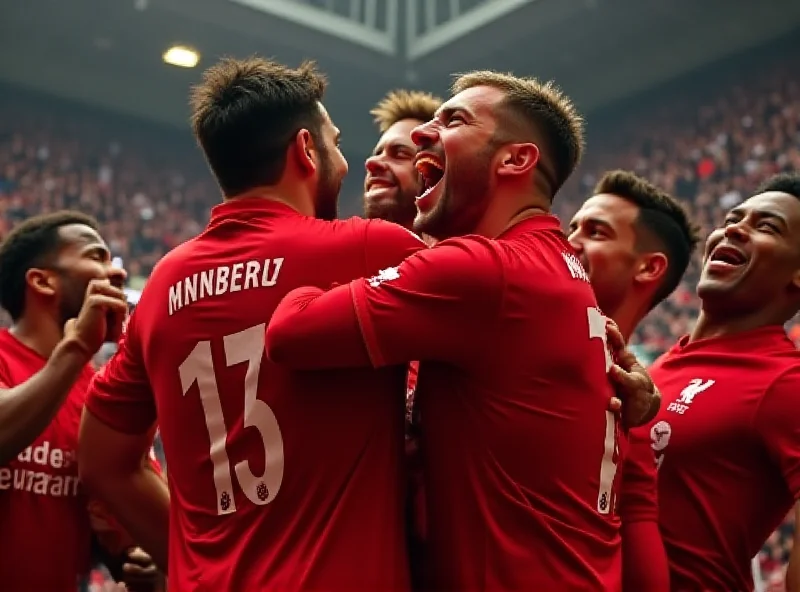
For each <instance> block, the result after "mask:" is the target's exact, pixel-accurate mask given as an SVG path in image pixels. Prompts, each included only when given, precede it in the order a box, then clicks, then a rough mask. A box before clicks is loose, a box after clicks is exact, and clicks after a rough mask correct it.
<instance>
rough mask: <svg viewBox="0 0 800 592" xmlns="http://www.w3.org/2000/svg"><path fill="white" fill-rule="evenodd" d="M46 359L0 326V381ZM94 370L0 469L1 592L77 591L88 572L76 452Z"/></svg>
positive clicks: (10, 381) (27, 373) (10, 380)
mask: <svg viewBox="0 0 800 592" xmlns="http://www.w3.org/2000/svg"><path fill="white" fill-rule="evenodd" d="M45 364H46V360H45V359H44V358H42V357H41V356H39V355H38V354H37V353H36V352H34V351H33V350H31V349H28V348H27V347H26V346H24V345H23V344H22V343H20V342H19V341H18V340H17V339H16V338H15V337H13V336H12V335H11V333H9V332H8V331H6V330H2V331H0V382H2V383H3V384H6V385H9V386H12V387H13V386H16V385H18V384H21V383H23V382H25V381H26V380H28V379H29V378H30V377H31V376H33V375H34V374H36V373H37V372H39V371H40V370H41V369H42V368H43V367H44V365H45ZM92 374H93V370H92V368H91V367H90V366H89V365H87V366H86V368H85V369H84V371H83V373H82V374H81V376H80V378H79V379H78V380H77V382H76V383H75V386H74V387H73V389H72V390H71V391H70V393H69V395H67V398H66V400H65V401H64V404H63V405H62V406H61V409H60V410H59V411H58V413H57V414H56V416H55V418H53V421H52V422H50V425H49V426H47V428H45V430H44V432H42V433H41V434H40V435H39V437H38V438H36V440H35V441H34V442H33V444H31V445H30V446H29V447H28V448H26V449H25V450H24V451H23V452H22V453H20V454H19V456H17V458H15V459H14V460H12V461H11V462H10V463H8V464H7V465H5V466H3V467H0V525H2V526H0V557H2V559H0V582H2V589H3V590H4V591H7V592H29V591H30V590H48V592H74V591H75V586H76V582H77V580H78V578H80V577H83V576H85V575H86V574H87V573H88V571H89V558H90V548H91V529H90V527H89V514H88V512H87V511H86V504H87V499H86V496H85V494H84V492H83V488H82V487H81V485H80V482H79V481H78V466H77V464H76V462H75V460H76V457H75V450H76V448H77V444H78V426H79V425H80V419H81V412H82V410H83V404H84V400H85V397H86V389H87V387H88V385H89V381H90V380H91V377H92ZM43 561H44V562H45V563H44V564H43V563H42V562H43Z"/></svg>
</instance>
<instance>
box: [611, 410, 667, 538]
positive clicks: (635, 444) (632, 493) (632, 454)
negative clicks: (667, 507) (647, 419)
mask: <svg viewBox="0 0 800 592" xmlns="http://www.w3.org/2000/svg"><path fill="white" fill-rule="evenodd" d="M628 442H629V446H628V456H627V457H626V458H625V459H624V460H623V461H622V480H621V482H620V492H619V515H620V518H621V519H622V522H623V523H626V522H627V523H632V522H645V521H651V522H657V521H658V484H657V476H658V473H657V471H656V458H655V453H654V452H653V448H652V447H651V446H650V426H649V425H648V426H643V427H640V428H636V429H632V430H630V431H629V432H628Z"/></svg>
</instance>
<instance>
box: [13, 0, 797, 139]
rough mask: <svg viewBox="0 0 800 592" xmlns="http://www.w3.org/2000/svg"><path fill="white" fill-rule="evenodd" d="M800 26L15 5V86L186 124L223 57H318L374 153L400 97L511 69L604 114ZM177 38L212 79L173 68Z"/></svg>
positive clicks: (374, 5)
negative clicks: (380, 110) (379, 110)
mask: <svg viewBox="0 0 800 592" xmlns="http://www.w3.org/2000/svg"><path fill="white" fill-rule="evenodd" d="M798 26H800V2H797V1H796V0H759V1H757V2H756V1H747V0H703V1H702V2H699V1H697V0H650V1H643V0H114V1H109V0H70V1H68V2H64V1H57V0H25V1H24V2H7V3H5V5H4V7H3V9H2V18H1V19H0V80H5V81H7V82H9V83H11V84H14V85H19V86H24V87H28V88H32V89H36V90H41V91H45V92H47V93H50V94H55V95H58V96H62V97H66V98H71V99H77V100H79V101H82V102H86V103H89V104H93V105H100V106H102V107H105V108H107V109H110V110H113V111H118V112H122V113H126V114H130V115H135V116H138V117H143V118H146V119H149V120H152V121H156V122H160V123H167V124H170V125H175V126H179V127H182V128H184V129H185V127H186V121H187V108H186V97H187V89H188V87H189V85H190V84H191V83H192V82H194V81H195V80H196V79H197V77H198V76H199V72H200V69H202V67H204V66H207V65H208V64H210V63H211V62H212V61H214V60H215V59H216V58H217V57H218V56H221V55H234V56H245V55H249V54H252V53H258V54H262V55H268V56H275V57H277V58H278V59H281V60H282V61H285V62H287V63H299V62H300V61H301V60H302V59H303V58H306V57H312V58H315V59H317V60H318V61H319V62H320V65H321V67H322V68H323V69H324V70H325V71H326V72H327V73H328V74H329V75H330V79H331V88H330V91H329V94H328V98H327V100H326V103H327V105H328V108H329V110H330V112H331V113H332V115H333V116H334V118H335V119H337V120H339V121H343V120H346V121H347V129H346V132H347V137H348V139H349V138H354V139H356V140H357V141H358V143H359V144H360V143H362V142H363V141H369V142H370V143H371V142H372V141H373V140H374V130H373V129H372V127H371V123H370V120H369V117H368V115H367V111H368V109H369V108H370V107H371V106H372V105H373V104H374V103H375V101H376V100H377V99H379V98H380V97H381V96H382V95H383V94H384V93H385V92H386V91H387V90H388V89H390V88H393V87H420V88H427V89H430V90H434V91H438V92H445V90H446V88H447V84H448V82H449V74H451V73H452V72H457V71H461V70H468V69H475V68H483V67H486V68H495V69H501V70H512V71H514V72H515V73H518V74H531V75H535V76H538V77H541V78H555V79H556V80H557V81H558V82H559V84H561V85H562V86H563V87H564V88H565V89H566V90H567V92H568V93H569V94H570V95H572V96H573V97H574V98H575V99H576V100H577V102H578V103H579V105H580V106H581V107H582V109H583V110H585V111H589V110H592V109H594V108H597V107H600V106H603V105H605V104H608V103H609V102H611V101H614V100H615V99H618V98H621V97H624V96H627V95H630V94H631V93H634V92H637V91H641V90H644V89H646V88H649V87H652V86H653V85H656V84H658V83H660V82H664V81H666V80H668V79H671V78H673V77H675V76H678V75H680V74H682V73H684V72H687V71H689V70H692V69H695V68H697V67H699V66H702V65H704V64H706V63H709V62H712V61H715V60H718V59H720V58H722V57H725V56H727V55H730V54H733V53H735V52H738V51H741V50H743V49H745V48H747V47H750V46H755V45H759V44H762V43H764V42H766V41H768V40H770V39H772V38H775V37H778V36H781V35H783V34H784V33H787V32H789V31H791V30H793V29H795V28H797V27H798ZM174 43H181V44H185V45H189V46H191V47H194V48H196V49H197V50H198V51H199V52H200V54H201V60H200V64H199V68H196V69H194V70H186V69H180V68H175V67H171V66H167V65H165V64H164V63H162V61H161V56H162V54H163V53H164V51H165V50H166V49H167V48H168V47H169V46H170V45H172V44H174Z"/></svg>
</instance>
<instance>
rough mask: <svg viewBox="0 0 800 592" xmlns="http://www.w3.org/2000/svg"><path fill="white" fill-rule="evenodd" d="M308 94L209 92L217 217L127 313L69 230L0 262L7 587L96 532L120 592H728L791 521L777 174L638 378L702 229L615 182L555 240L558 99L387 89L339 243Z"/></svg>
mask: <svg viewBox="0 0 800 592" xmlns="http://www.w3.org/2000/svg"><path fill="white" fill-rule="evenodd" d="M325 86H326V81H325V79H324V77H323V76H322V75H321V74H320V73H319V72H318V71H317V70H316V69H315V67H314V66H313V64H310V63H306V64H303V65H302V66H300V67H299V68H297V69H292V68H288V67H286V66H283V65H281V64H279V63H277V62H274V61H270V60H263V59H259V58H251V59H248V60H234V59H226V60H223V61H221V62H220V63H219V64H217V65H215V66H213V67H211V68H209V69H208V70H207V71H206V73H205V74H204V77H203V81H202V83H201V84H199V85H198V86H197V87H195V88H194V89H193V92H192V97H191V107H192V129H193V132H194V135H195V137H196V138H197V141H198V143H199V145H200V147H201V148H202V150H203V153H204V155H205V157H206V160H207V162H208V165H209V167H210V169H211V171H212V173H213V175H214V177H215V178H216V180H217V182H218V184H219V186H220V188H221V191H222V194H223V196H224V199H223V202H222V203H221V204H220V205H217V206H215V207H214V208H213V209H212V212H211V219H210V222H209V223H208V225H207V227H206V229H205V230H204V231H203V232H202V233H201V234H200V235H198V236H197V237H195V238H193V239H191V240H189V241H187V242H186V243H184V244H182V245H180V246H178V247H177V248H175V249H174V250H173V251H172V252H170V253H169V254H167V255H166V256H165V257H164V258H163V259H162V260H161V261H160V262H159V263H158V265H157V266H156V268H155V269H154V271H153V273H152V275H151V277H150V278H149V280H148V283H147V286H146V288H145V290H144V291H143V293H142V295H141V298H140V300H139V302H138V305H137V307H136V310H135V311H134V312H133V314H131V315H130V317H129V318H127V307H126V303H125V299H124V294H123V292H122V290H121V285H122V282H123V281H124V272H123V271H121V270H118V269H115V268H114V267H112V266H111V263H110V261H111V259H110V253H109V250H108V247H107V246H106V245H105V242H104V241H103V239H102V237H101V236H100V235H99V233H98V230H97V223H96V222H95V221H94V220H92V219H91V218H88V217H86V216H84V215H82V214H80V213H76V212H60V213H57V214H49V215H45V216H42V217H37V218H33V219H30V220H28V221H26V222H24V223H22V224H21V225H20V226H18V227H17V228H16V229H15V230H13V231H12V232H11V233H10V234H9V235H8V236H7V237H6V238H5V240H4V242H3V244H2V246H0V305H2V306H3V308H5V309H6V310H7V311H8V312H9V314H10V315H11V317H12V319H13V321H14V326H13V327H12V329H11V330H10V331H3V332H1V333H0V343H2V350H1V351H0V389H2V390H0V417H1V418H2V420H3V427H4V429H3V434H2V436H0V463H3V464H2V467H1V468H0V516H2V524H3V535H2V537H0V540H2V542H1V543H0V549H2V551H3V560H2V561H1V562H0V578H2V580H3V581H4V582H5V583H6V584H7V585H8V587H7V588H5V589H8V590H11V591H16V590H28V589H30V586H31V585H33V586H34V588H35V589H39V588H41V589H47V590H53V591H54V592H61V591H62V590H63V591H65V592H66V591H67V590H74V589H75V581H76V578H77V577H79V576H80V575H81V574H82V573H84V572H85V571H86V569H88V566H89V563H90V561H91V558H92V542H91V541H92V538H93V536H94V538H95V539H96V538H97V531H98V529H97V524H96V523H97V517H98V511H94V512H90V511H87V508H88V507H94V506H92V504H99V505H100V506H102V508H103V515H104V516H105V514H107V515H108V519H109V520H112V521H113V523H114V524H117V522H118V524H119V526H118V527H117V529H118V532H119V533H122V536H123V539H124V541H125V544H121V543H119V541H118V540H117V541H115V544H109V543H108V542H107V539H103V540H101V541H100V543H101V544H99V545H95V547H100V551H99V552H101V553H102V555H103V558H104V559H105V560H107V561H108V562H110V563H111V564H115V565H118V566H119V572H120V573H119V576H118V579H119V580H120V581H123V580H124V581H125V582H126V584H128V586H129V588H130V589H132V590H136V589H141V590H152V589H155V588H154V587H156V586H160V585H161V582H160V579H161V578H160V573H159V570H157V569H156V567H158V568H160V571H161V573H165V574H167V578H168V589H169V590H178V591H213V592H219V591H234V592H238V591H245V590H247V591H249V590H254V591H255V590H286V591H298V592H299V591H326V592H345V591H352V590H374V591H381V592H383V591H387V592H389V591H397V592H406V591H410V590H423V591H426V592H435V591H439V590H442V591H444V590H452V591H464V592H469V591H478V590H487V591H488V590H509V591H512V590H514V591H517V590H519V591H534V590H541V591H564V592H571V591H595V590H596V591H608V592H612V591H623V592H638V591H647V592H662V591H664V592H666V591H670V590H671V591H675V592H684V591H685V592H693V591H701V590H703V591H706V590H708V591H725V592H729V591H734V590H736V591H739V590H752V589H753V580H752V576H751V574H750V560H751V558H752V557H753V556H754V555H755V554H756V553H757V552H758V550H759V548H760V546H761V544H762V543H763V541H764V540H765V539H766V538H767V537H768V536H769V534H770V533H771V532H772V531H773V530H774V528H775V527H776V526H777V525H778V524H779V523H780V521H781V519H782V518H783V517H784V516H785V515H786V514H787V513H788V512H789V511H790V510H791V508H792V506H793V503H794V501H795V500H796V499H797V498H798V496H800V420H797V418H796V416H795V415H794V414H793V411H794V409H795V408H796V407H797V402H800V355H799V354H798V353H797V351H796V349H795V347H794V345H793V344H792V343H791V341H790V340H789V339H788V338H787V336H786V334H785V332H784V330H783V325H784V324H785V323H786V322H787V321H788V320H789V319H791V318H792V317H793V316H794V315H795V314H796V313H797V311H798V309H800V175H779V176H776V177H774V178H772V179H770V180H769V181H768V182H766V183H765V184H764V185H763V186H762V187H761V188H759V189H758V190H757V192H756V194H755V195H753V196H752V197H750V198H749V199H747V200H745V201H744V202H743V203H741V204H739V205H738V206H736V207H735V208H733V209H732V210H731V211H730V212H729V213H728V215H727V217H726V218H725V220H721V221H719V227H718V228H717V230H715V231H714V232H713V233H712V234H711V236H709V238H708V240H707V242H706V246H705V251H704V256H703V269H702V274H701V279H700V282H699V284H698V295H699V296H700V298H701V300H702V310H701V313H700V317H699V318H698V321H697V323H696V325H695V327H694V329H693V331H692V332H691V333H690V334H689V335H687V336H685V337H684V338H682V339H681V340H680V341H679V342H678V343H677V344H675V346H674V347H673V348H672V349H671V350H670V351H669V352H668V353H667V354H665V355H664V356H663V357H662V358H661V359H659V360H658V361H657V362H656V363H655V364H654V365H653V366H652V367H651V368H650V376H648V374H647V373H646V372H645V371H644V370H643V369H642V367H641V366H640V365H639V364H638V363H637V362H636V359H635V357H634V356H633V355H632V354H630V353H629V352H628V351H627V350H626V348H625V344H626V342H627V341H628V339H629V338H630V336H631V334H632V333H633V331H634V330H635V328H636V326H637V325H638V324H639V322H640V321H641V320H642V319H643V318H644V316H645V315H646V314H647V313H648V312H649V311H650V310H651V309H652V308H653V307H655V306H656V305H658V304H659V303H660V302H662V301H663V300H664V299H665V298H667V297H668V296H669V295H670V294H671V293H672V291H673V290H674V289H675V288H676V287H677V285H678V283H679V281H680V280H681V277H682V276H683V274H684V272H685V271H686V269H687V267H688V265H689V262H690V259H691V257H692V254H693V252H694V250H695V247H696V245H697V243H698V242H699V237H698V231H697V229H696V227H695V226H694V225H693V224H692V222H691V221H690V220H689V219H688V218H687V215H686V213H685V211H684V210H683V209H682V207H681V206H680V205H679V204H678V203H677V202H676V201H675V200H674V199H673V198H672V197H670V196H669V195H668V194H667V193H665V192H664V191H662V190H661V189H659V188H658V187H656V186H654V185H653V184H651V183H649V182H648V181H647V180H645V179H642V178H640V177H638V176H636V175H634V174H632V173H629V172H626V171H610V172H609V173H607V174H606V175H605V176H604V177H603V178H602V179H601V180H600V182H599V183H598V185H597V187H596V188H595V191H594V192H593V195H592V196H591V197H590V198H589V199H587V201H586V202H585V203H584V204H583V206H582V207H581V208H580V210H579V211H578V212H577V213H576V214H575V216H574V217H573V218H572V220H571V221H570V223H569V230H568V232H565V231H563V230H562V224H561V221H559V220H558V219H557V218H556V217H555V216H554V215H552V214H551V208H552V204H553V201H554V199H555V198H556V193H557V192H558V190H559V189H560V188H561V187H562V186H563V184H564V182H565V181H566V180H567V179H568V178H569V177H570V175H571V174H572V173H573V172H574V170H575V167H576V166H577V164H578V162H579V161H580V159H581V156H582V153H583V149H584V138H583V135H584V129H583V126H584V124H583V120H582V118H581V116H580V115H579V114H578V112H577V110H576V109H575V107H574V105H573V104H572V102H571V101H570V100H569V98H568V97H566V96H565V95H564V94H563V93H562V92H561V91H560V90H559V89H558V88H557V87H556V86H555V85H553V84H552V83H549V82H548V83H542V82H539V81H537V80H535V79H531V78H520V77H516V76H513V75H510V74H501V73H497V72H492V71H477V72H471V73H467V74H464V75H461V76H459V77H458V78H456V80H455V82H454V84H453V87H452V95H451V96H450V97H449V99H447V100H446V101H442V100H440V99H438V98H437V97H434V96H432V95H430V94H427V93H423V92H417V91H395V92H393V93H390V94H389V95H388V96H387V97H386V98H385V99H384V100H383V101H381V102H380V103H379V104H378V105H377V106H376V108H375V109H374V110H373V111H372V114H373V116H374V117H375V121H376V124H377V125H378V128H379V130H380V133H381V137H380V139H379V141H378V143H377V145H376V147H375V150H374V152H373V154H372V155H371V156H370V157H369V158H368V159H367V161H366V163H365V166H366V177H365V181H364V211H365V218H352V219H349V220H337V219H336V218H337V203H338V197H339V190H340V187H341V182H342V179H343V177H344V176H345V174H346V173H347V169H348V165H347V162H346V161H345V159H344V157H343V156H342V154H341V152H340V150H339V139H340V131H339V129H338V128H337V127H336V125H335V124H334V122H333V121H332V120H331V118H330V116H329V115H328V113H327V111H326V110H325V108H324V106H323V99H324V91H325ZM123 324H124V326H125V329H124V331H123ZM120 335H121V337H120ZM110 340H113V341H117V340H118V341H119V348H118V351H117V353H116V354H115V355H114V356H113V357H112V359H111V360H110V361H109V362H108V363H107V364H106V365H105V366H104V367H103V368H101V369H100V370H99V371H97V372H95V371H94V370H93V369H92V367H91V365H90V360H91V358H92V355H93V354H94V353H95V352H96V351H97V350H98V349H99V348H100V346H101V345H102V344H103V343H104V342H106V341H110ZM651 379H652V380H651ZM79 424H80V427H79ZM6 426H8V429H7V427H6ZM156 428H157V429H158V430H159V432H160V437H161V440H162V443H163V448H164V455H165V458H166V461H167V465H168V468H169V478H168V483H167V481H166V480H165V479H164V478H163V477H162V476H161V475H160V474H159V472H158V471H154V470H153V467H152V465H151V463H150V460H149V457H148V453H149V451H150V448H151V446H152V443H153V437H154V433H155V430H156ZM28 474H31V475H34V476H31V477H27V475H28ZM39 474H41V477H37V476H36V475H39ZM18 475H21V476H20V477H18ZM78 477H80V481H81V484H80V487H78V486H76V487H75V488H74V489H75V491H72V490H69V491H67V489H64V486H62V492H63V493H62V494H59V495H55V494H53V493H52V488H53V487H55V484H56V482H57V480H58V479H60V480H61V482H66V481H65V480H68V479H74V480H75V483H77V479H78ZM40 482H42V485H39V483H40ZM756 484H758V485H757V486H756ZM84 489H85V490H86V492H84ZM87 493H88V495H89V496H90V497H91V500H90V501H91V504H90V503H89V500H88V499H87ZM111 517H113V518H111ZM31 530H33V531H37V532H39V533H41V532H50V533H52V536H51V537H44V538H43V537H36V538H34V537H32V536H30V535H27V536H25V535H23V533H25V532H28V531H31ZM49 539H53V540H49ZM67 541H69V542H70V543H69V545H67V546H68V549H67V552H63V548H64V545H65V543H66V542H67ZM54 544H57V546H54ZM134 545H136V546H134ZM56 549H57V550H58V553H56V551H55V550H56ZM50 555H58V557H57V558H56V559H54V560H53V561H52V562H51V563H49V564H48V565H45V566H31V567H30V568H29V569H27V570H25V569H23V570H20V569H19V568H20V565H23V564H24V563H25V562H26V561H28V560H29V558H30V557H34V556H36V557H41V556H48V557H49V556H50ZM798 561H799V560H796V559H795V557H794V554H793V556H792V559H791V561H790V566H789V573H788V585H789V587H790V588H789V589H790V590H800V588H792V587H791V586H800V577H799V576H800V574H795V571H794V570H798V569H800V568H799V567H798V565H797V563H798ZM22 572H24V575H20V574H21V573H22ZM115 577H116V575H115ZM31 582H33V584H31ZM37 586H38V588H36V587H37Z"/></svg>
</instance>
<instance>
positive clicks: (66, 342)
mask: <svg viewBox="0 0 800 592" xmlns="http://www.w3.org/2000/svg"><path fill="white" fill-rule="evenodd" d="M95 353H96V352H93V351H91V348H89V347H88V346H87V345H86V344H85V343H84V342H83V340H81V339H80V338H79V337H77V336H76V335H66V336H65V337H64V338H63V339H62V340H61V341H60V342H59V344H58V345H57V346H56V349H55V350H54V351H53V359H54V360H56V361H63V362H65V363H67V364H75V365H76V367H79V368H83V367H84V366H85V365H86V364H88V363H89V362H90V361H91V360H92V358H93V357H94V354H95Z"/></svg>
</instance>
